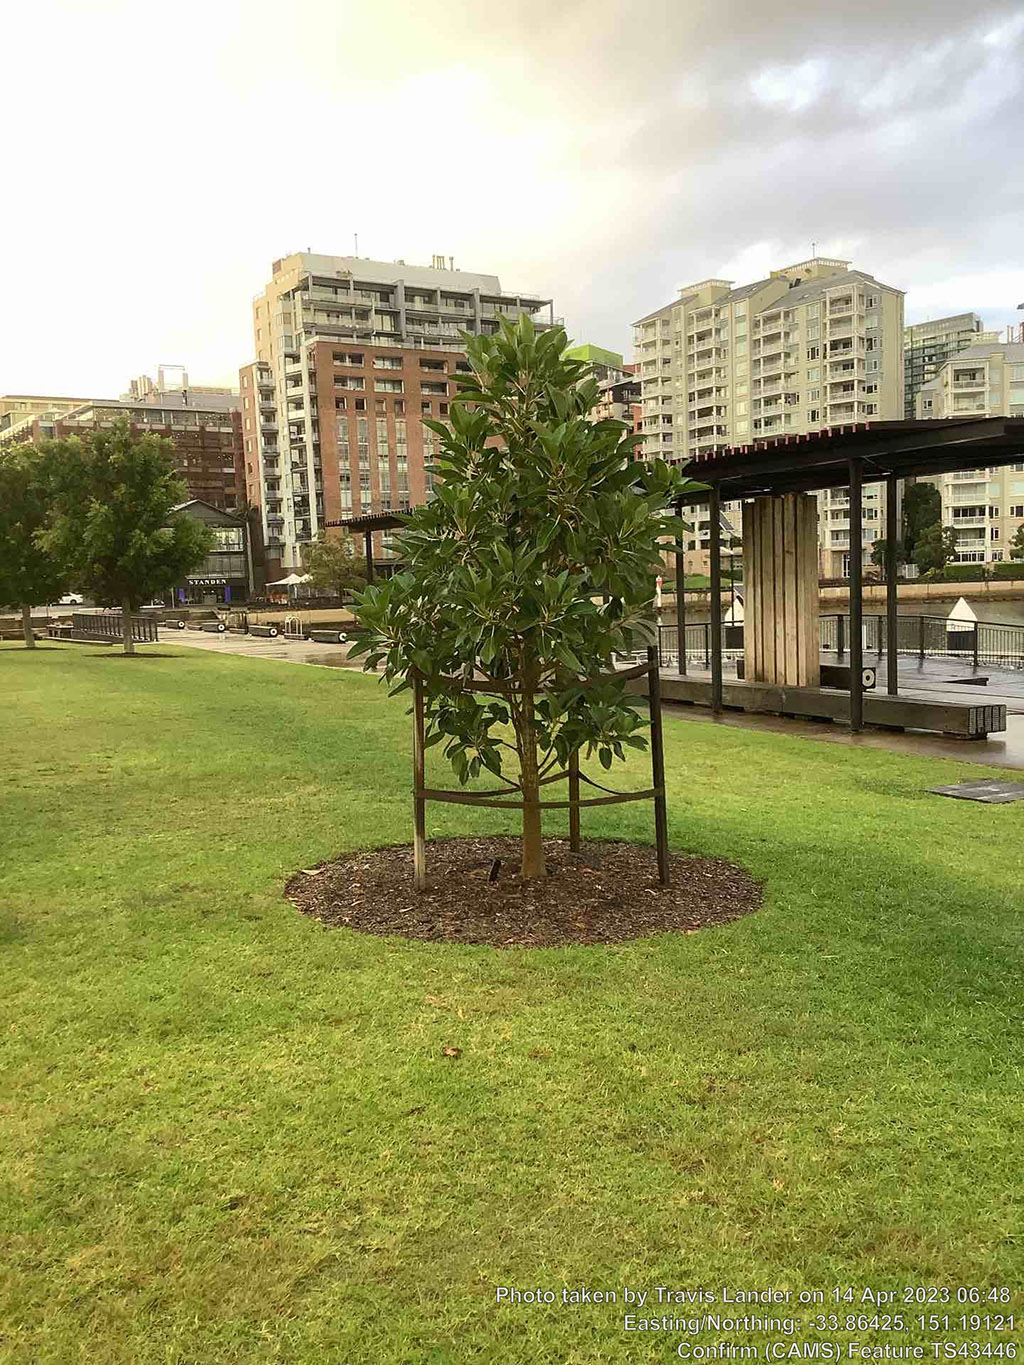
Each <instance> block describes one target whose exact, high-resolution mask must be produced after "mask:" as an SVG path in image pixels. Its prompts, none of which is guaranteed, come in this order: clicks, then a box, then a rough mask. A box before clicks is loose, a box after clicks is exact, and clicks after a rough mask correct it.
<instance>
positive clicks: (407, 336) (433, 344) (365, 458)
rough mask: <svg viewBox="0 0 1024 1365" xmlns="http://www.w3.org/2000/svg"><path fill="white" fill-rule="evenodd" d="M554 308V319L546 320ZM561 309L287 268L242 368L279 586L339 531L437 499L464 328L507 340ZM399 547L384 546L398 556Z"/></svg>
mask: <svg viewBox="0 0 1024 1365" xmlns="http://www.w3.org/2000/svg"><path fill="white" fill-rule="evenodd" d="M543 310H547V316H543V315H542V311H543ZM522 312H526V313H529V314H530V315H531V316H532V317H534V320H535V322H536V325H537V326H538V328H543V327H553V326H555V325H557V324H558V323H560V322H561V319H560V318H555V317H554V315H553V313H552V312H551V301H550V300H547V299H541V298H539V297H538V296H536V295H524V294H508V293H504V292H502V290H501V286H500V284H499V282H498V280H497V278H496V277H495V276H493V275H480V274H473V273H470V272H467V271H461V270H455V269H454V268H452V265H451V263H450V262H449V263H448V264H446V263H445V259H444V258H442V257H435V258H434V263H433V265H432V266H430V267H426V266H409V265H406V264H405V262H404V261H395V262H386V261H372V260H366V259H363V258H361V257H354V256H319V255H310V254H307V253H299V254H297V255H293V256H289V257H286V258H283V259H282V260H279V261H276V262H275V263H274V267H273V278H272V279H271V282H270V283H269V284H268V286H267V288H266V289H265V290H264V292H263V293H262V294H261V295H260V296H259V297H258V298H257V299H256V300H255V302H254V305H253V334H254V339H255V349H256V359H255V360H254V361H252V362H251V363H250V364H248V365H245V366H243V367H242V369H241V370H240V372H239V374H240V386H241V396H242V424H243V426H242V440H243V443H244V466H245V480H246V490H247V496H248V499H249V501H250V502H252V503H253V504H255V505H257V506H259V507H260V509H261V512H262V522H263V537H264V544H265V546H266V553H267V558H268V577H274V576H275V574H276V572H277V571H278V570H280V571H282V572H285V573H287V572H289V571H291V570H294V569H301V567H302V553H303V549H304V547H305V546H306V545H308V544H309V542H310V541H311V540H312V539H313V538H314V537H315V536H316V535H317V534H318V532H319V531H321V530H322V529H323V528H324V527H325V526H326V525H329V524H330V523H332V522H334V523H336V522H339V521H344V520H346V519H347V518H349V517H352V516H358V515H360V514H367V513H371V512H386V511H405V510H408V509H409V508H411V507H414V506H416V505H417V504H418V503H421V502H423V501H424V500H425V499H426V498H427V496H428V494H429V492H430V489H429V483H428V479H429V476H428V474H427V471H426V468H425V465H426V464H427V463H429V461H430V460H431V458H432V456H433V454H434V444H435V437H434V435H433V433H432V432H431V431H430V430H429V429H428V428H425V427H424V426H422V424H421V419H422V418H424V417H432V418H435V419H437V420H440V421H444V420H445V419H446V418H447V416H448V411H449V405H450V403H451V401H452V399H453V398H454V397H455V395H456V389H455V385H454V383H453V378H454V376H455V375H456V374H457V373H458V372H459V371H464V372H468V371H469V365H468V363H467V361H466V358H465V354H464V352H463V351H462V349H461V347H462V342H461V333H462V332H463V331H467V332H474V333H478V334H486V333H488V332H494V331H497V329H498V326H499V324H500V319H501V318H502V317H517V316H518V315H519V314H520V313H522ZM390 554H391V548H390V537H389V536H388V535H386V534H384V535H378V536H376V537H375V539H374V558H375V559H377V558H378V557H379V558H381V559H384V560H386V559H388V558H389V557H390Z"/></svg>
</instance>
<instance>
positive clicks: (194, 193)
mask: <svg viewBox="0 0 1024 1365" xmlns="http://www.w3.org/2000/svg"><path fill="white" fill-rule="evenodd" d="M5 40H6V41H5V46H6V47H7V49H8V50H9V51H10V52H11V53H14V54H16V60H13V61H9V62H8V64H7V66H6V68H5V78H4V82H3V83H2V85H0V119H2V120H3V123H4V126H6V127H7V128H8V129H15V130H16V136H9V137H8V146H7V148H5V162H4V168H5V187H6V188H8V190H9V199H10V200H11V201H12V202H13V203H14V205H15V211H13V212H10V213H7V214H5V215H4V217H3V218H2V220H0V238H2V245H3V247H4V250H5V256H6V259H7V260H8V261H9V262H14V263H16V266H17V268H16V269H14V270H13V271H11V272H9V278H8V279H7V280H5V305H6V306H5V321H9V325H8V326H7V327H6V328H5V329H4V333H3V337H2V339H0V391H10V390H15V389H21V390H23V391H25V390H35V391H43V392H45V391H47V390H49V391H52V392H60V391H67V392H78V391H82V392H90V391H91V392H93V393H96V394H98V395H101V394H108V393H116V392H119V391H120V389H121V388H122V387H123V386H124V385H125V383H126V381H127V378H128V377H129V376H130V375H132V374H137V373H139V372H140V371H143V370H146V369H148V368H150V367H152V366H153V365H155V364H156V363H157V362H158V361H160V360H168V359H177V360H182V361H185V362H187V363H188V365H189V369H190V373H191V375H192V377H193V380H194V381H195V382H202V381H204V380H205V381H206V382H216V381H218V380H220V381H225V380H228V379H230V378H231V377H232V376H233V375H234V374H235V373H236V371H237V366H238V365H239V364H240V363H243V362H244V361H245V360H247V359H248V358H249V355H250V351H251V348H252V337H251V320H250V312H249V305H250V299H251V296H252V295H253V294H254V293H256V292H258V291H259V290H260V289H261V288H262V287H263V285H264V283H265V281H266V279H267V277H268V274H269V268H270V263H271V262H272V261H273V260H274V259H276V258H277V257H278V256H281V255H284V254H286V253H288V252H290V251H293V250H297V249H302V248H304V247H306V246H307V245H309V246H312V247H313V249H314V250H317V251H322V252H335V251H336V252H339V253H343V252H348V251H349V250H350V249H351V245H352V240H353V234H354V233H356V232H358V233H359V243H360V252H361V253H362V254H364V255H376V256H380V257H382V258H383V259H394V258H396V257H402V258H403V259H405V260H407V261H410V262H414V261H427V260H429V259H430V257H431V255H432V254H433V253H434V252H444V253H445V254H446V255H451V254H453V255H455V257H456V264H459V265H462V266H463V267H465V268H466V269H473V270H483V271H487V272H490V273H496V274H498V275H499V276H500V277H501V279H502V282H503V283H504V284H505V285H506V286H508V287H513V288H521V289H525V290H530V291H534V292H538V293H543V294H545V295H548V294H550V295H552V296H553V297H554V300H555V310H556V312H557V313H561V314H564V315H565V316H566V318H567V322H568V325H569V328H570V330H571V332H572V333H573V335H574V336H576V337H577V338H581V339H588V340H592V341H595V342H598V343H599V344H604V345H610V346H612V347H613V348H615V349H620V350H628V348H629V345H630V335H631V329H630V324H631V322H632V321H633V319H634V318H636V317H639V316H641V315H643V314H644V313H647V312H650V311H651V310H652V309H654V308H657V307H659V306H661V305H662V304H663V303H665V302H667V301H668V300H669V299H671V298H673V297H675V294H676V290H677V288H678V286H679V285H681V284H684V283H688V282H690V281H692V280H695V279H701V278H706V277H708V276H713V275H724V276H726V277H727V278H729V277H732V278H735V279H736V280H737V281H740V282H742V281H744V280H748V279H752V278H754V277H756V276H760V275H763V274H764V273H765V272H766V270H767V269H769V268H773V267H775V266H778V265H782V264H786V263H787V262H789V261H791V260H799V259H803V258H804V257H806V256H807V255H809V254H810V251H811V249H812V242H813V243H816V244H817V249H818V250H819V251H820V252H822V253H825V254H830V255H839V256H844V257H850V258H852V259H853V260H854V262H855V264H856V265H858V266H859V267H861V268H863V269H866V270H868V271H871V272H872V273H874V274H876V275H877V276H878V277H879V278H881V279H883V280H885V281H886V282H887V283H890V284H893V285H896V286H897V287H901V288H905V289H906V290H907V291H908V298H907V303H908V311H913V310H919V309H920V308H922V307H931V306H932V302H933V301H934V304H935V306H938V304H939V302H940V301H944V302H942V309H943V311H959V310H962V309H970V308H977V309H979V310H980V311H985V310H986V309H991V310H998V308H999V299H998V295H999V293H1000V292H1001V291H1003V290H1005V289H1011V288H1016V289H1017V292H1018V294H1020V290H1019V288H1018V287H1017V286H1016V285H1014V283H1013V281H1014V280H1015V279H1017V274H1016V273H1015V272H1016V271H1017V268H1018V262H1019V260H1020V245H1019V244H1020V242H1021V240H1022V239H1024V183H1022V182H1021V181H1020V179H1019V177H1017V176H1016V175H1015V174H1013V170H1014V168H1015V167H1016V166H1017V165H1020V164H1021V161H1022V159H1024V118H1022V115H1021V110H1022V109H1024V100H1022V94H1024V89H1022V86H1024V77H1022V73H1024V61H1022V56H1024V5H1022V4H1021V3H1019V2H1018V3H1015V4H1005V3H997V4H993V5H988V4H986V3H984V0H983V2H982V4H981V5H980V6H976V7H973V8H968V7H965V6H963V4H962V3H961V0H922V3H920V4H918V5H916V6H913V7H911V6H900V5H893V4H892V3H891V0H862V3H861V4H860V5H858V6H857V7H856V8H855V9H848V8H846V9H842V8H838V7H832V8H822V7H821V6H820V5H818V4H817V3H815V4H811V3H808V0H795V2H794V3H791V4H788V5H786V6H781V7H776V9H775V11H773V12H771V13H770V14H769V13H768V12H766V10H765V7H764V5H763V3H762V2H761V0H716V4H715V5H714V6H708V5H706V4H704V3H700V0H587V3H584V2H583V0H558V3H551V0H502V3H501V4H480V3H479V0H447V3H446V4H445V5H443V6H434V5H410V4H408V2H407V0H375V3H374V4H372V5H367V4H365V3H363V2H362V0H360V3H356V2H355V0H293V3H292V5H291V6H290V7H289V8H288V10H287V11H282V10H281V9H280V7H279V5H277V4H276V2H275V0H218V3H217V4H214V5H209V4H200V3H199V0H180V3H179V5H178V6H177V7H176V9H175V11H174V13H173V15H168V14H165V13H164V12H163V11H161V10H160V9H159V7H157V8H154V7H146V6H141V7H140V6H137V5H130V4H128V3H127V0H123V2H120V3H113V0H92V2H91V3H90V4H89V5H88V6H84V7H83V6H82V5H81V4H80V3H79V0H66V3H58V0H36V3H35V4H33V5H32V6H23V7H21V8H20V9H19V10H17V11H16V12H15V13H14V15H13V16H12V18H11V20H9V21H8V25H7V30H6V32H5ZM17 54H20V56H18V55H17ZM58 95H59V98H58V97H57V96H58ZM1022 298H1024V294H1021V296H1020V297H1013V298H1011V299H1009V300H1007V301H1006V305H1005V306H1006V308H1009V309H1010V310H1012V309H1014V308H1015V305H1016V304H1017V303H1018V302H1020V301H1021V299H1022ZM918 299H920V300H921V302H920V303H918ZM925 301H927V302H925ZM55 337H57V338H59V344H56V345H55V344H54V339H55Z"/></svg>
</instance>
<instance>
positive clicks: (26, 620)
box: [21, 602, 36, 649]
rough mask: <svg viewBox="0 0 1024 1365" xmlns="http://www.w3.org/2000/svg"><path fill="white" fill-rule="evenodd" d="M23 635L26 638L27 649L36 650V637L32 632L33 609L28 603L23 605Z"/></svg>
mask: <svg viewBox="0 0 1024 1365" xmlns="http://www.w3.org/2000/svg"><path fill="white" fill-rule="evenodd" d="M21 633H22V634H23V635H24V637H25V648H26V649H35V647H36V637H35V635H34V634H33V632H32V608H31V606H29V604H28V603H27V602H23V603H22V604H21Z"/></svg>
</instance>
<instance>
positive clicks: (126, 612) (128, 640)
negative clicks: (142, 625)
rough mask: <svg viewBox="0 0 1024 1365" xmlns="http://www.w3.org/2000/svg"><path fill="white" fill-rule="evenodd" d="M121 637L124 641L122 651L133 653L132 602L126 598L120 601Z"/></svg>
mask: <svg viewBox="0 0 1024 1365" xmlns="http://www.w3.org/2000/svg"><path fill="white" fill-rule="evenodd" d="M121 639H122V640H123V641H124V652H125V653H126V654H134V653H135V641H134V640H133V639H132V604H131V603H130V602H129V601H128V600H127V598H126V599H125V600H124V601H123V602H122V603H121Z"/></svg>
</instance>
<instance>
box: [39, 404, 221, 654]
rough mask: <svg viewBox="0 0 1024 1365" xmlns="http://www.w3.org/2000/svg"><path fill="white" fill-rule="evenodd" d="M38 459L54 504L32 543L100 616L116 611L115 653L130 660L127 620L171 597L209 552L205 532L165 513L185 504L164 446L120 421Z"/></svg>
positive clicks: (170, 450)
mask: <svg viewBox="0 0 1024 1365" xmlns="http://www.w3.org/2000/svg"><path fill="white" fill-rule="evenodd" d="M43 451H44V456H45V459H46V462H47V466H48V469H49V472H50V477H51V479H52V487H53V489H54V500H53V505H52V510H51V515H50V524H49V528H48V529H47V531H46V532H45V533H44V534H43V537H42V539H43V541H44V543H45V544H46V545H47V546H48V548H49V549H50V550H51V551H53V552H54V553H56V554H57V555H58V557H59V558H60V559H61V560H62V561H63V562H64V563H66V564H67V565H68V566H69V568H70V571H71V576H72V578H73V579H74V581H75V583H76V585H77V586H78V587H80V588H83V589H85V590H87V591H88V592H89V593H90V594H91V595H92V596H93V597H94V598H95V599H96V601H97V602H99V603H100V604H101V605H102V606H120V608H121V613H122V621H123V625H124V635H123V638H124V652H125V653H126V654H134V653H135V646H134V643H133V642H132V638H131V622H130V617H131V613H132V612H133V611H138V609H139V606H140V605H141V604H142V603H143V602H146V601H149V599H150V598H151V597H153V596H154V595H155V594H157V593H164V592H167V591H169V590H170V589H171V588H173V587H174V585H175V584H176V583H178V582H180V581H181V579H182V578H183V577H184V576H185V574H187V573H188V571H189V570H190V569H192V568H195V567H196V566H197V565H198V564H200V563H201V562H202V560H203V558H204V556H205V555H206V554H208V553H209V551H210V550H211V549H212V547H213V537H212V535H211V533H210V530H209V528H208V527H207V526H205V525H204V524H203V523H202V522H201V521H199V520H198V519H197V518H195V517H190V516H188V515H187V514H185V513H177V514H175V513H174V512H173V508H174V507H175V505H176V504H178V503H181V502H184V501H185V499H186V497H187V496H188V490H187V489H186V487H185V485H184V483H182V481H181V480H180V479H179V478H178V476H177V475H176V473H175V467H176V465H177V463H178V459H177V454H176V451H175V448H174V443H173V441H171V440H170V439H169V438H168V437H165V436H156V435H153V434H151V433H149V432H147V433H145V434H144V435H141V436H134V435H133V434H132V431H131V427H130V425H129V423H128V421H127V419H124V418H121V419H119V420H118V421H116V422H115V423H114V424H113V425H112V426H110V427H100V428H98V429H97V430H95V431H91V432H89V433H88V434H87V435H85V436H81V437H79V436H71V437H67V438H64V439H61V440H56V441H48V442H45V443H44V446H43Z"/></svg>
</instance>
